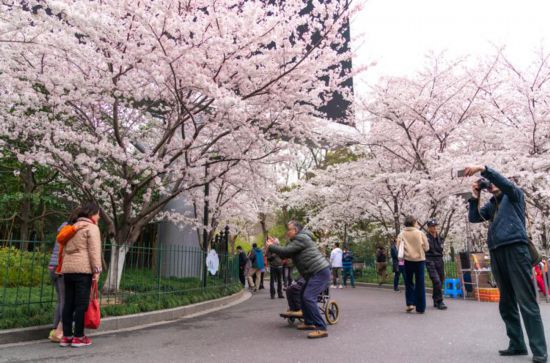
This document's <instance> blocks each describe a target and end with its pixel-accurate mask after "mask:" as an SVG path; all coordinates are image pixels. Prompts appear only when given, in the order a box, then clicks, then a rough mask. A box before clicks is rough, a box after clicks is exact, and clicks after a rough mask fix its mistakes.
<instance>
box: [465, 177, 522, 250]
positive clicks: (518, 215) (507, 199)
mask: <svg viewBox="0 0 550 363" xmlns="http://www.w3.org/2000/svg"><path fill="white" fill-rule="evenodd" d="M481 175H482V176H483V177H484V178H486V179H488V180H489V181H490V182H491V183H493V184H494V185H496V186H497V187H498V188H499V189H500V190H501V192H502V193H501V194H500V195H499V196H498V198H495V197H494V196H493V197H492V198H491V199H490V200H489V201H488V202H487V203H486V204H485V205H484V206H483V207H482V208H481V209H479V208H478V206H479V199H475V198H472V199H470V202H469V203H470V211H469V215H468V218H469V220H470V222H471V223H481V222H485V221H489V222H490V224H489V232H488V233H487V244H488V245H489V249H490V250H494V249H496V248H499V247H502V246H506V245H509V244H512V243H525V244H527V243H528V239H527V230H526V228H525V196H524V194H523V191H522V190H521V189H520V188H519V187H518V186H517V185H515V184H514V183H512V182H511V181H510V180H508V179H506V178H505V177H503V176H502V175H500V174H499V173H498V172H496V171H495V170H493V169H491V168H489V167H486V170H485V171H484V172H483V173H481Z"/></svg>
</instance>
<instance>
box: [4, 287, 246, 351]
mask: <svg viewBox="0 0 550 363" xmlns="http://www.w3.org/2000/svg"><path fill="white" fill-rule="evenodd" d="M250 296H251V295H250V294H249V293H247V292H245V290H244V289H243V290H241V291H239V292H238V293H236V294H233V295H229V296H225V297H222V298H219V299H215V300H209V301H203V302H200V303H197V304H191V305H185V306H180V307H177V308H172V309H166V310H156V311H150V312H146V313H140V314H132V315H123V316H112V317H109V318H105V319H101V326H100V328H99V329H97V330H94V331H93V333H92V331H91V330H88V332H90V334H89V335H90V336H97V335H103V334H105V333H112V332H116V331H121V330H136V329H141V328H145V327H148V326H154V325H160V324H166V323H170V322H173V321H175V320H179V319H184V318H191V317H195V316H199V315H203V314H208V313H211V312H214V311H218V310H222V309H225V308H227V307H230V306H233V305H236V304H238V303H241V302H243V301H245V300H248V299H249V298H250ZM51 329H52V327H51V325H41V326H34V327H29V328H17V329H6V330H1V331H0V346H4V345H7V344H9V345H11V344H14V343H22V342H29V341H34V340H47V337H48V334H49V332H50V330H51Z"/></svg>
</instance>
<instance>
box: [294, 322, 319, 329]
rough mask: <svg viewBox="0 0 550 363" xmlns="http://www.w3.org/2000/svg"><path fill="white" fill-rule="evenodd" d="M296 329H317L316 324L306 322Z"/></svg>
mask: <svg viewBox="0 0 550 363" xmlns="http://www.w3.org/2000/svg"><path fill="white" fill-rule="evenodd" d="M296 329H298V330H317V327H316V326H315V325H307V324H305V323H302V324H299V325H298V326H297V327H296Z"/></svg>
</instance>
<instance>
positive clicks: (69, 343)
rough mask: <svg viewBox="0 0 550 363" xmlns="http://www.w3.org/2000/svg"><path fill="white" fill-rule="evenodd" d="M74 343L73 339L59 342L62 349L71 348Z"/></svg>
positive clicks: (63, 338) (63, 339)
mask: <svg viewBox="0 0 550 363" xmlns="http://www.w3.org/2000/svg"><path fill="white" fill-rule="evenodd" d="M72 342H73V337H62V338H61V341H60V342H59V346H60V347H70V346H71V344H72Z"/></svg>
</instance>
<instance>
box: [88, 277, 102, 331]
mask: <svg viewBox="0 0 550 363" xmlns="http://www.w3.org/2000/svg"><path fill="white" fill-rule="evenodd" d="M100 322H101V311H100V309H99V290H98V287H97V280H93V281H92V289H91V291H90V303H89V304H88V309H87V310H86V314H84V326H85V327H86V329H97V328H99V324H100Z"/></svg>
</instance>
